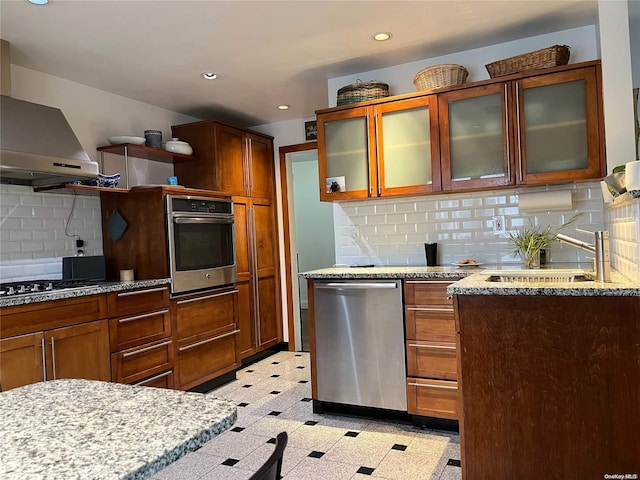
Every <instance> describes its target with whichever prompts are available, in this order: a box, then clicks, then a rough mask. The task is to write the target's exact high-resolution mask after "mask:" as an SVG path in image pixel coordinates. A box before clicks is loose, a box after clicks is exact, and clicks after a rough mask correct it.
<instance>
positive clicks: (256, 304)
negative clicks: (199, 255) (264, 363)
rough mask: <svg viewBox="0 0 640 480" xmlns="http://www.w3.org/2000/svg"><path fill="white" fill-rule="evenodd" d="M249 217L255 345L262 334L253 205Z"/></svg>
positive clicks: (260, 341) (256, 230) (256, 236)
mask: <svg viewBox="0 0 640 480" xmlns="http://www.w3.org/2000/svg"><path fill="white" fill-rule="evenodd" d="M249 213H250V219H251V257H252V262H253V272H254V277H253V279H252V284H253V285H252V286H253V318H254V325H255V327H254V328H255V329H256V339H257V342H258V343H257V345H258V346H260V345H261V344H262V336H261V335H260V292H259V291H258V246H257V245H258V234H257V232H258V227H257V226H256V211H255V209H254V208H253V207H251V210H250V212H249Z"/></svg>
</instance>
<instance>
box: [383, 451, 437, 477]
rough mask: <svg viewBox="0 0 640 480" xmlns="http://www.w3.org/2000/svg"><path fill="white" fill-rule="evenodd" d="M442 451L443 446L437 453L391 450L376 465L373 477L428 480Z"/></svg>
mask: <svg viewBox="0 0 640 480" xmlns="http://www.w3.org/2000/svg"><path fill="white" fill-rule="evenodd" d="M443 450H444V445H443V446H442V448H441V449H440V450H439V451H438V450H429V451H424V452H419V453H410V452H408V451H404V452H403V451H398V450H391V451H390V452H389V453H388V454H387V455H386V456H385V457H384V458H383V459H382V461H381V462H380V463H379V464H378V466H377V467H376V469H375V471H374V472H373V476H374V477H385V478H390V479H393V480H414V479H415V480H421V479H429V478H430V477H431V473H432V472H433V471H434V469H435V468H436V466H437V464H438V460H439V459H440V457H441V456H442V451H443Z"/></svg>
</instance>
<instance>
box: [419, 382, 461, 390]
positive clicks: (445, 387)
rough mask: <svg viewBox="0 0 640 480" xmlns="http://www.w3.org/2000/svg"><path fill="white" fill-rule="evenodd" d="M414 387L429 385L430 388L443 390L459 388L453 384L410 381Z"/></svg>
mask: <svg viewBox="0 0 640 480" xmlns="http://www.w3.org/2000/svg"><path fill="white" fill-rule="evenodd" d="M407 385H410V386H412V387H428V388H440V389H442V390H457V389H458V387H454V386H452V385H431V384H428V383H408V384H407Z"/></svg>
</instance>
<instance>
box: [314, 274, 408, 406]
mask: <svg viewBox="0 0 640 480" xmlns="http://www.w3.org/2000/svg"><path fill="white" fill-rule="evenodd" d="M313 295H314V315H315V345H316V347H315V348H316V364H317V368H316V378H317V384H318V399H317V400H319V401H321V402H333V403H340V404H346V405H356V406H363V407H375V408H384V409H389V410H400V411H406V410H407V391H406V388H407V387H406V368H405V347H404V344H405V342H404V321H403V310H402V282H401V281H400V280H358V281H354V280H347V281H316V282H315V283H314V294H313Z"/></svg>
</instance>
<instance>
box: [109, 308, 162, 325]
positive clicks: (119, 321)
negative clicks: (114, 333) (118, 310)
mask: <svg viewBox="0 0 640 480" xmlns="http://www.w3.org/2000/svg"><path fill="white" fill-rule="evenodd" d="M165 313H169V310H166V309H165V310H160V311H159V312H151V313H145V314H144V315H136V316H135V317H127V318H121V319H120V320H118V323H127V322H133V321H135V320H140V319H142V318H149V317H153V316H154V315H164V314H165Z"/></svg>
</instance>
